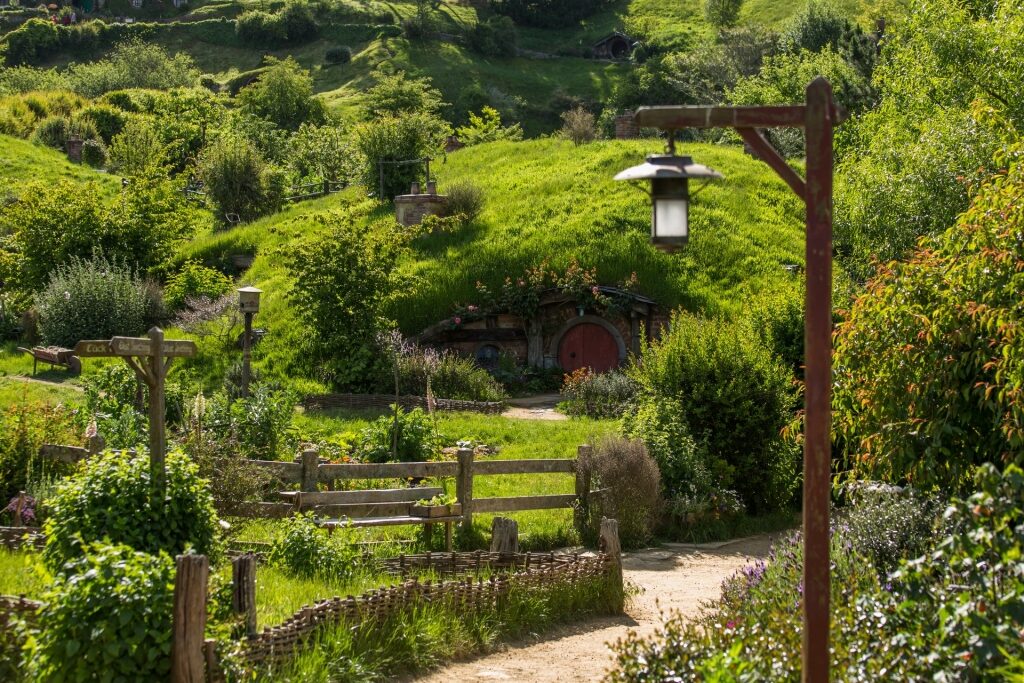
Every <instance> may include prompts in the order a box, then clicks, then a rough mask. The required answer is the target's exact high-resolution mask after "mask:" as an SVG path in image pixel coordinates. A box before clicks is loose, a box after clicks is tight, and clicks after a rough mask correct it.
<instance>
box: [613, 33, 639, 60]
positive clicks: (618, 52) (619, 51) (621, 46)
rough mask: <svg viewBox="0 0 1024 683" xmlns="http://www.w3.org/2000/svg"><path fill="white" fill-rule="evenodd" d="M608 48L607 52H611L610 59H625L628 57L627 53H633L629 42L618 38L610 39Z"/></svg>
mask: <svg viewBox="0 0 1024 683" xmlns="http://www.w3.org/2000/svg"><path fill="white" fill-rule="evenodd" d="M608 48H609V52H611V55H612V59H626V58H627V57H629V53H630V52H632V51H633V50H632V48H631V46H630V44H629V41H628V40H626V39H625V38H620V37H615V38H612V41H611V44H610V45H609V46H608Z"/></svg>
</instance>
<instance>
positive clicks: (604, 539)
mask: <svg viewBox="0 0 1024 683" xmlns="http://www.w3.org/2000/svg"><path fill="white" fill-rule="evenodd" d="M597 548H598V550H600V551H601V552H603V553H605V554H606V555H608V557H609V558H610V559H611V580H612V582H613V584H614V586H615V588H617V589H618V596H617V600H616V602H617V607H618V611H619V612H621V611H622V610H623V608H624V607H625V589H624V585H623V578H622V546H621V545H620V544H619V522H618V520H615V519H608V518H607V517H602V518H601V536H600V538H599V539H598V545H597Z"/></svg>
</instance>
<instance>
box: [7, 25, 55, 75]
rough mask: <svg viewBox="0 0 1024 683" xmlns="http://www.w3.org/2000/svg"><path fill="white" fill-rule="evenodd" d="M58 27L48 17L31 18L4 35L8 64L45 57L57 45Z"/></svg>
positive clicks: (12, 64)
mask: <svg viewBox="0 0 1024 683" xmlns="http://www.w3.org/2000/svg"><path fill="white" fill-rule="evenodd" d="M59 40H60V38H59V36H58V31H57V27H56V26H55V25H54V24H53V23H52V22H50V21H49V20H47V19H36V18H33V19H29V20H28V21H26V22H25V23H24V24H22V25H21V26H19V27H18V28H16V29H14V30H13V31H11V32H10V33H8V34H7V35H5V36H4V37H3V41H2V45H3V47H4V59H5V60H6V62H7V65H8V66H17V65H19V64H29V63H32V62H35V61H38V60H40V59H42V58H43V57H45V56H46V55H47V54H48V53H49V52H50V51H51V50H53V49H54V48H56V47H57V44H58V42H59Z"/></svg>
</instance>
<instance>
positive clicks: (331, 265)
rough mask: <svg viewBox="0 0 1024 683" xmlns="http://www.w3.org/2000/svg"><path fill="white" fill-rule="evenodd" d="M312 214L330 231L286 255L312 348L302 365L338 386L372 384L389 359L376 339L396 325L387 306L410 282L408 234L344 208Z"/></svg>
mask: <svg viewBox="0 0 1024 683" xmlns="http://www.w3.org/2000/svg"><path fill="white" fill-rule="evenodd" d="M315 220H316V221H317V223H319V224H320V225H321V226H322V227H323V228H324V229H325V232H326V234H320V235H318V236H317V238H316V239H314V240H310V241H307V242H305V243H304V244H301V245H300V246H299V247H298V248H296V249H294V250H293V251H292V252H291V253H290V254H288V255H287V256H286V263H287V266H288V270H289V273H290V275H291V277H292V278H293V280H294V285H293V286H292V288H291V292H290V294H289V298H290V300H291V302H292V304H293V305H294V306H295V308H296V310H297V311H298V312H299V317H300V320H301V322H302V325H303V326H304V327H303V332H304V336H303V343H304V344H306V345H307V351H308V353H307V354H304V355H305V361H304V362H306V363H308V365H307V366H306V367H305V368H304V369H305V370H306V371H307V372H308V371H310V370H311V369H313V368H315V369H316V371H317V372H318V373H319V374H320V376H321V377H322V378H324V379H326V380H328V381H330V382H331V383H332V384H333V385H334V386H336V387H338V388H350V389H364V390H365V389H370V388H373V387H374V386H375V385H376V379H377V378H378V377H381V376H382V373H386V372H387V359H386V357H385V356H384V354H381V353H380V352H379V351H378V349H377V348H376V346H375V345H374V343H372V342H373V340H375V339H377V338H378V334H379V333H381V332H382V331H384V330H388V329H391V328H392V327H393V324H392V322H391V321H390V320H388V319H387V317H386V314H385V312H386V311H387V308H388V304H389V303H390V302H391V301H392V300H393V299H394V298H395V297H396V296H398V294H399V293H400V292H401V291H402V290H403V289H404V288H405V287H406V286H407V282H406V281H405V278H404V276H402V275H401V274H400V272H399V271H398V269H397V268H396V266H397V264H398V262H399V260H400V259H401V258H402V256H403V255H405V254H406V253H407V251H408V243H409V240H410V239H411V234H410V233H409V232H408V231H405V230H403V229H402V228H401V227H400V226H398V225H397V224H393V223H385V224H378V225H375V226H371V227H369V228H367V227H366V226H365V225H360V224H358V223H356V221H355V220H354V219H353V218H352V216H350V215H347V214H344V213H341V212H330V213H327V214H321V215H319V216H316V217H315ZM383 376H386V375H383Z"/></svg>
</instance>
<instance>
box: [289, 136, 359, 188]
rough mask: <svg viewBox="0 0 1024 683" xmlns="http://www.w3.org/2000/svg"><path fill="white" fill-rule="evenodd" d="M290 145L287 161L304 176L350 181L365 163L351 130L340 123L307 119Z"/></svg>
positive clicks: (305, 177) (292, 168) (315, 178)
mask: <svg viewBox="0 0 1024 683" xmlns="http://www.w3.org/2000/svg"><path fill="white" fill-rule="evenodd" d="M288 147H289V153H288V165H289V167H290V169H291V171H292V172H293V173H294V174H295V176H296V177H297V178H301V179H307V178H308V179H310V180H311V181H312V180H322V179H324V178H326V179H328V180H334V181H339V180H340V181H344V182H350V181H352V180H353V179H354V178H355V177H356V175H357V174H358V173H359V168H360V166H361V164H362V160H361V159H360V158H359V155H358V154H357V153H356V151H355V150H354V149H353V147H354V145H353V144H352V140H351V138H350V136H349V135H348V131H346V130H345V129H344V128H341V127H340V126H333V125H325V126H314V125H311V124H308V123H304V124H302V125H301V126H299V130H298V131H296V132H295V135H293V136H292V137H291V139H290V140H289V141H288Z"/></svg>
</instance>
